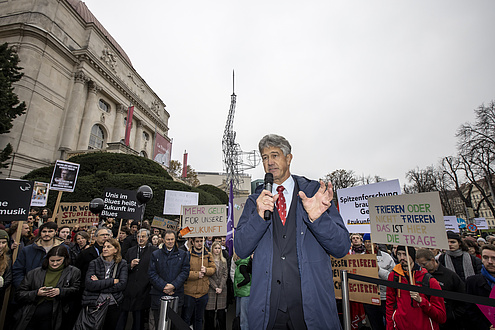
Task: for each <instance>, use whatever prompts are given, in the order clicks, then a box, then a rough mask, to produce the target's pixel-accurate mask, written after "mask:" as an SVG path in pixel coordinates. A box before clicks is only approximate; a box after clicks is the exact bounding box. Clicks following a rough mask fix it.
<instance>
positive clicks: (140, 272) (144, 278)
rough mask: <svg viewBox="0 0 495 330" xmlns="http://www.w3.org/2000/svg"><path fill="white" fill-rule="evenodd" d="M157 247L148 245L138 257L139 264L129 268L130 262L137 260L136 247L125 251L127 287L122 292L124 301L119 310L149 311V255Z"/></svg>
mask: <svg viewBox="0 0 495 330" xmlns="http://www.w3.org/2000/svg"><path fill="white" fill-rule="evenodd" d="M156 249H157V247H155V246H152V245H151V244H148V245H146V246H145V247H144V249H143V250H142V251H141V254H140V255H139V264H137V265H136V266H135V267H134V268H131V261H132V260H133V259H136V258H137V251H138V247H137V246H133V247H131V248H130V249H129V250H127V255H126V256H125V260H126V261H127V271H128V274H129V275H128V278H127V287H126V288H125V291H124V300H123V301H122V305H121V309H122V310H124V311H138V310H143V309H149V308H150V304H151V300H150V289H151V284H150V281H149V277H148V268H149V265H150V259H151V254H152V253H153V252H154V251H155V250H156Z"/></svg>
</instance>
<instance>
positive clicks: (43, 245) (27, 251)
mask: <svg viewBox="0 0 495 330" xmlns="http://www.w3.org/2000/svg"><path fill="white" fill-rule="evenodd" d="M56 233H57V224H56V223H55V222H45V223H44V224H42V225H41V226H40V228H39V232H38V237H37V238H36V239H35V240H34V243H33V244H31V245H28V246H26V247H25V248H23V249H22V250H21V251H20V252H19V256H18V257H17V259H16V261H15V262H14V266H13V267H12V278H13V281H12V283H13V284H14V287H15V288H18V287H19V285H20V284H21V281H22V279H23V278H24V276H26V274H27V273H28V272H29V271H31V270H33V269H35V268H38V267H41V264H42V262H43V259H44V258H45V256H46V254H47V253H48V252H49V251H50V250H51V249H52V248H53V247H55V246H58V245H64V246H65V248H66V249H67V252H69V248H68V246H66V245H65V244H64V241H63V240H62V239H61V238H58V237H56V236H55V234H56Z"/></svg>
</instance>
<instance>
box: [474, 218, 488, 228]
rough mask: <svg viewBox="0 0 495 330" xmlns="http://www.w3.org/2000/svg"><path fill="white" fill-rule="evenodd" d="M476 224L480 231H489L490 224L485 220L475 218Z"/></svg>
mask: <svg viewBox="0 0 495 330" xmlns="http://www.w3.org/2000/svg"><path fill="white" fill-rule="evenodd" d="M474 224H475V225H476V227H478V230H481V229H488V223H487V222H486V219H485V218H474Z"/></svg>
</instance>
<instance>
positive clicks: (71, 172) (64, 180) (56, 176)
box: [50, 160, 79, 192]
mask: <svg viewBox="0 0 495 330" xmlns="http://www.w3.org/2000/svg"><path fill="white" fill-rule="evenodd" d="M78 173H79V164H76V163H70V162H66V161H62V160H57V162H56V163H55V167H54V168H53V174H52V180H51V181H50V189H52V190H58V191H68V192H73V191H74V189H75V188H76V181H77V174H78Z"/></svg>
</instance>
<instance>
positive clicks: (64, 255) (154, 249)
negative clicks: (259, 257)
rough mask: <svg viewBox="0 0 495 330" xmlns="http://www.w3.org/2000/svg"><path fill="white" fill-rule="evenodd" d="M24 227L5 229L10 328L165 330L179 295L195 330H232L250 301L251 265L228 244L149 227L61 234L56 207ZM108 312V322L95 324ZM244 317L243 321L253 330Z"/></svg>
mask: <svg viewBox="0 0 495 330" xmlns="http://www.w3.org/2000/svg"><path fill="white" fill-rule="evenodd" d="M43 215H45V217H43ZM120 222H122V224H121V223H120ZM21 223H22V225H21V226H19V223H18V222H15V221H14V222H10V223H4V224H0V228H1V229H0V304H2V303H3V301H4V299H3V297H4V295H5V293H6V291H7V289H9V290H10V296H9V298H10V299H9V300H8V301H7V304H8V305H7V306H5V307H6V308H8V313H7V317H6V321H5V324H4V329H37V330H41V329H95V328H100V329H126V328H132V329H157V328H158V326H159V323H160V304H161V302H160V298H161V297H162V296H173V297H177V299H178V313H177V314H178V315H179V316H180V317H182V319H183V320H184V321H185V322H186V323H187V324H190V325H191V326H192V327H193V328H194V329H203V328H204V329H227V328H230V325H229V326H228V327H227V321H226V309H227V307H228V306H229V305H231V304H232V306H233V303H234V299H235V297H239V298H241V297H242V298H245V297H248V296H249V284H250V282H251V279H250V274H249V272H248V271H247V270H246V267H245V266H246V264H247V262H248V261H249V259H250V258H246V259H245V260H242V259H239V258H238V257H236V256H234V262H232V256H230V255H229V253H228V251H227V249H226V247H225V242H226V240H225V237H207V238H206V239H203V238H202V237H201V238H200V237H196V238H190V239H188V240H186V239H183V238H182V237H181V236H180V233H178V232H177V231H173V230H163V229H160V228H151V226H150V224H149V221H146V220H144V221H142V223H141V222H138V221H133V220H129V221H125V220H122V221H118V222H116V221H115V219H104V220H102V221H101V222H100V224H99V225H98V226H94V227H93V226H88V227H85V226H76V227H68V226H61V227H58V226H57V224H56V222H53V221H52V219H51V212H50V210H49V209H47V208H45V209H42V210H38V209H37V208H32V209H31V211H30V212H29V217H28V218H27V219H26V221H25V222H21ZM18 230H20V231H21V232H20V239H19V241H18V242H15V238H16V236H17V232H18ZM14 252H16V254H17V258H16V259H15V261H13V255H14ZM238 259H239V260H241V261H243V263H242V264H240V263H239V264H238V263H236V261H238ZM241 278H242V280H241ZM241 282H242V283H241ZM234 283H235V285H238V286H237V287H236V290H234ZM246 288H247V290H246ZM238 290H242V292H238ZM239 305H241V304H239ZM1 307H3V304H2V305H0V308H1ZM233 308H234V307H233ZM102 310H104V313H103V315H104V319H102V320H100V319H98V318H96V319H95V318H93V316H94V315H100V314H101V313H102V312H101V311H102ZM243 316H244V320H243V321H242V322H241V321H240V318H241V310H239V313H238V317H237V318H236V320H235V321H236V323H237V324H238V325H239V328H240V324H243V329H244V328H246V329H247V323H246V320H245V319H246V316H245V315H244V314H243Z"/></svg>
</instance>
